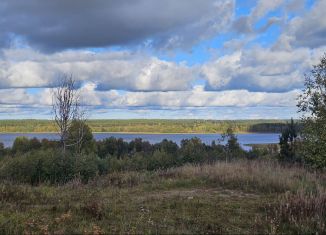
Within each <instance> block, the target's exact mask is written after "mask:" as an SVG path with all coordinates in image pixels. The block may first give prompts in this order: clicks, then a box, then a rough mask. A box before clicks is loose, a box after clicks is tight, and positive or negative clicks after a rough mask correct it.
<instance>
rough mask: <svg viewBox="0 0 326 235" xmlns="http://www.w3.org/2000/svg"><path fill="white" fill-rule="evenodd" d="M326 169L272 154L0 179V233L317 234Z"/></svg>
mask: <svg viewBox="0 0 326 235" xmlns="http://www.w3.org/2000/svg"><path fill="white" fill-rule="evenodd" d="M325 182H326V175H325V174H324V173H318V172H310V171H308V170H306V169H304V168H302V167H298V166H293V165H292V166H284V165H281V164H279V163H278V162H277V161H272V160H255V161H248V160H236V161H232V162H228V163H226V162H216V163H213V164H203V165H189V164H187V165H184V166H181V167H175V168H170V169H166V170H156V171H146V170H145V171H124V172H111V173H109V174H108V175H106V176H101V177H96V178H94V179H93V180H91V181H89V182H88V183H87V184H83V183H82V182H81V180H79V179H78V178H76V179H74V180H72V181H70V182H68V183H66V184H64V185H56V186H55V185H48V184H40V185H38V186H30V185H24V184H15V183H12V182H2V183H1V184H0V199H1V200H0V203H1V204H0V208H1V210H0V233H1V234H17V233H19V234H21V233H24V234H73V233H75V234H76V233H77V234H139V233H146V234H151V233H159V234H176V233H178V234H216V233H217V234H280V233H287V234H312V233H313V234H315V233H319V234H322V233H324V232H325V221H326V184H325Z"/></svg>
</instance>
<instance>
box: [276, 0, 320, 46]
mask: <svg viewBox="0 0 326 235" xmlns="http://www.w3.org/2000/svg"><path fill="white" fill-rule="evenodd" d="M325 9H326V1H324V0H318V1H316V2H315V4H314V5H313V6H312V8H311V9H310V11H307V12H306V13H305V14H304V15H303V16H296V17H294V18H293V19H291V20H290V22H289V23H288V26H287V27H286V28H285V29H284V32H283V33H282V35H281V36H280V39H279V40H278V42H277V44H276V45H275V47H276V48H282V49H287V50H291V49H292V48H293V47H294V48H297V47H308V48H318V47H321V46H324V45H325V44H326V18H325Z"/></svg>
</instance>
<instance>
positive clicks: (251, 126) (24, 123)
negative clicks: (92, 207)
mask: <svg viewBox="0 0 326 235" xmlns="http://www.w3.org/2000/svg"><path fill="white" fill-rule="evenodd" d="M286 122H287V120H236V121H223V120H220V121H219V120H166V119H133V120H89V121H88V122H87V124H88V125H89V126H90V128H91V129H92V131H93V132H126V133H222V132H225V131H226V130H227V128H230V127H231V128H232V129H233V131H234V132H236V133H247V132H258V133H259V132H260V133H264V132H273V133H280V132H281V131H282V130H283V129H284V128H285V126H286ZM56 131H57V128H56V126H55V124H54V122H53V121H50V120H0V132H25V133H26V132H56Z"/></svg>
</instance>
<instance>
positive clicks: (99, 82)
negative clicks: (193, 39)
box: [0, 49, 197, 91]
mask: <svg viewBox="0 0 326 235" xmlns="http://www.w3.org/2000/svg"><path fill="white" fill-rule="evenodd" d="M194 70H196V68H190V67H188V66H187V65H185V64H184V63H175V62H168V61H163V60H160V59H158V58H156V57H152V56H149V55H147V54H143V53H133V52H128V51H119V52H102V53H95V52H90V51H85V50H84V51H66V52H58V53H54V54H50V55H48V54H42V53H38V52H36V51H34V50H31V49H8V50H4V51H3V57H2V59H1V57H0V88H19V87H20V88H36V87H53V86H55V85H56V83H57V82H58V81H59V78H60V76H62V74H72V75H73V76H74V78H75V79H76V80H77V81H79V84H81V83H83V82H93V83H95V84H96V87H97V89H99V90H110V89H117V90H130V91H155V90H157V91H171V90H187V89H190V88H191V83H192V82H193V81H194V80H195V79H196V78H197V77H196V73H195V72H194Z"/></svg>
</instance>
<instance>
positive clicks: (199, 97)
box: [0, 84, 299, 108]
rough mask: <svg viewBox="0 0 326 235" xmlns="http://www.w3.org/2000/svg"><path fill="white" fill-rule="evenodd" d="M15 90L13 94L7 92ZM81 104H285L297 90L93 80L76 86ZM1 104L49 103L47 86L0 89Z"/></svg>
mask: <svg viewBox="0 0 326 235" xmlns="http://www.w3.org/2000/svg"><path fill="white" fill-rule="evenodd" d="M12 93H15V94H17V95H16V96H15V97H14V98H13V97H11V96H10V95H9V94H12ZM80 94H81V98H82V101H83V104H84V105H88V106H93V107H96V106H98V107H106V108H130V107H147V108H151V107H162V108H164V107H165V108H184V107H225V106H233V107H253V106H274V107H281V106H284V107H288V106H293V105H295V102H296V97H297V96H298V94H299V91H298V90H292V91H289V92H286V93H267V92H249V91H247V90H229V91H204V90H203V89H201V88H198V87H196V88H195V89H193V90H191V91H169V92H125V93H120V92H118V91H116V90H111V91H98V90H96V89H95V86H94V85H93V84H85V85H84V87H82V88H80ZM0 96H1V97H3V98H2V100H1V104H4V105H30V106H35V107H36V106H51V90H50V89H44V90H42V91H41V92H40V93H37V94H28V93H27V92H26V91H25V90H24V89H10V90H0Z"/></svg>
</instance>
